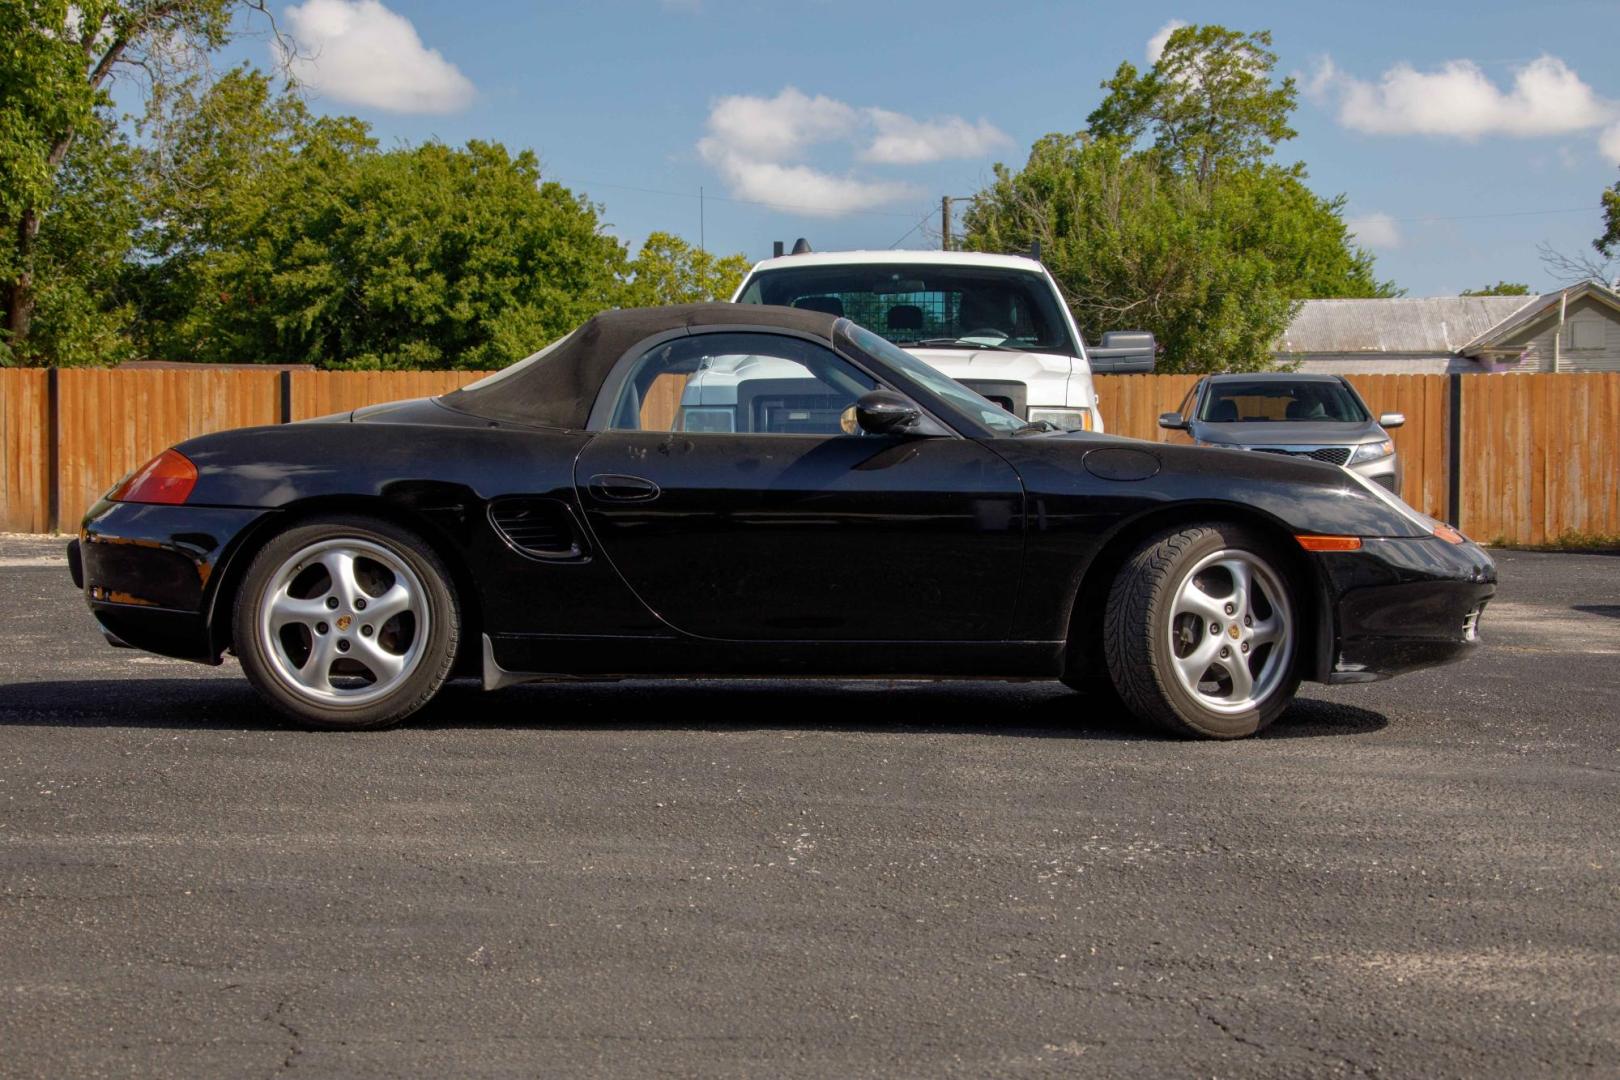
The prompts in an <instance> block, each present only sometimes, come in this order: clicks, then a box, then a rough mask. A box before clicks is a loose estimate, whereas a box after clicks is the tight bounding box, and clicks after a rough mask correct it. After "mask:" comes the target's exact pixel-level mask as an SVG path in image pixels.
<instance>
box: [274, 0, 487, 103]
mask: <svg viewBox="0 0 1620 1080" xmlns="http://www.w3.org/2000/svg"><path fill="white" fill-rule="evenodd" d="M284 19H285V22H286V27H287V30H288V32H289V34H290V35H291V37H292V38H293V40H294V41H296V42H297V44H298V50H297V53H296V55H293V56H291V57H289V56H287V55H286V54H285V53H284V52H283V51H282V49H281V46H280V45H279V43H278V44H276V45H274V46H273V48H274V49H275V50H276V52H277V54H278V59H280V60H282V61H283V62H285V63H287V64H288V66H289V68H290V70H291V72H292V74H293V77H294V78H296V79H297V80H298V81H299V82H301V83H303V84H304V85H306V86H308V87H309V88H310V89H311V90H313V91H315V92H317V93H320V94H323V95H326V96H329V97H331V98H332V99H333V100H335V101H343V102H348V103H349V104H353V105H369V106H371V107H372V108H376V109H385V110H387V111H389V112H400V113H449V112H455V111H457V110H459V109H464V108H466V107H467V106H468V105H470V104H472V100H473V97H474V94H475V92H476V91H475V90H474V88H473V84H472V82H471V80H469V79H468V78H467V77H466V76H465V75H463V74H462V73H461V70H460V69H459V68H457V67H456V65H454V64H452V63H451V62H450V61H448V60H446V59H445V58H444V56H443V55H441V54H440V53H439V51H438V50H437V49H429V48H427V47H426V46H424V45H423V44H422V39H421V38H420V37H419V36H418V35H417V33H416V27H414V26H412V25H411V21H410V20H409V19H407V18H405V17H404V16H403V15H399V14H396V13H395V12H393V11H390V10H389V9H388V8H387V7H385V6H383V4H382V3H381V2H380V0H305V2H304V3H302V4H294V5H293V6H291V7H289V8H287V10H286V12H285V14H284Z"/></svg>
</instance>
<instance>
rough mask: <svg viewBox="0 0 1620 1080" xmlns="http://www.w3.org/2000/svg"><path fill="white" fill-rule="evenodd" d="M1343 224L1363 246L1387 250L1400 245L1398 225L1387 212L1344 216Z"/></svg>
mask: <svg viewBox="0 0 1620 1080" xmlns="http://www.w3.org/2000/svg"><path fill="white" fill-rule="evenodd" d="M1344 224H1345V227H1346V228H1348V229H1349V230H1350V231H1351V232H1352V233H1354V234H1355V238H1356V242H1357V243H1359V244H1361V246H1363V247H1370V248H1378V249H1379V250H1382V251H1388V250H1389V249H1390V248H1398V247H1400V246H1401V230H1400V226H1398V225H1397V224H1396V223H1395V219H1394V218H1392V217H1390V216H1389V215H1388V214H1384V213H1371V214H1361V215H1359V216H1357V217H1353V218H1346V219H1345V222H1344Z"/></svg>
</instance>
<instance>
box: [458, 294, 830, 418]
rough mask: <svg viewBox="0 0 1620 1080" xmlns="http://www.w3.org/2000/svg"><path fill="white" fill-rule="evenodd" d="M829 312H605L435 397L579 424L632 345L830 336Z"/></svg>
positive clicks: (493, 412) (495, 412) (490, 411)
mask: <svg viewBox="0 0 1620 1080" xmlns="http://www.w3.org/2000/svg"><path fill="white" fill-rule="evenodd" d="M837 322H838V319H837V318H836V317H835V316H832V315H828V314H825V313H823V312H819V311H809V310H805V309H801V308H785V307H771V306H767V305H764V304H678V305H674V306H671V307H657V308H622V309H619V310H616V311H604V312H602V313H601V314H600V315H597V316H595V317H594V318H592V319H591V320H590V321H589V322H587V323H586V324H585V325H584V326H581V327H580V328H579V329H578V330H575V331H574V332H573V333H572V334H570V335H569V336H568V337H567V339H565V340H564V341H563V342H562V344H560V345H558V346H557V348H556V349H555V350H553V351H552V352H551V353H549V354H548V355H546V356H543V357H541V358H540V359H538V360H536V361H535V362H534V363H532V364H529V365H528V366H527V367H525V368H523V369H522V370H519V371H516V372H513V373H512V374H511V375H510V376H508V377H506V378H504V379H500V380H498V381H496V382H494V383H492V384H490V385H488V386H474V387H469V388H467V389H464V390H455V391H452V392H451V393H449V394H446V395H445V396H444V397H443V398H442V399H441V400H442V401H443V402H444V404H445V405H447V406H449V407H450V408H452V409H456V410H459V411H461V412H466V413H472V414H473V415H474V416H484V417H488V418H490V419H492V420H510V421H515V422H517V423H521V424H539V425H542V426H545V427H563V428H583V427H584V426H585V424H586V421H587V420H588V419H589V417H590V413H591V405H592V404H593V403H594V402H595V401H596V394H597V391H598V390H600V389H601V388H602V382H603V380H604V379H606V378H607V376H608V372H610V371H612V370H613V365H614V364H615V363H617V362H618V360H619V358H620V357H621V356H623V355H624V354H625V352H626V350H628V349H629V348H630V347H631V346H632V345H635V344H636V343H637V342H638V341H644V340H645V339H647V338H649V337H652V336H653V335H655V334H662V333H666V332H668V331H671V330H683V329H684V330H687V331H688V332H690V331H692V330H698V329H701V328H708V327H720V328H724V327H728V326H768V327H773V328H779V329H782V330H792V331H797V332H799V333H803V334H812V335H814V336H816V337H818V338H821V339H822V340H824V341H831V338H832V330H833V325H834V324H835V323H837Z"/></svg>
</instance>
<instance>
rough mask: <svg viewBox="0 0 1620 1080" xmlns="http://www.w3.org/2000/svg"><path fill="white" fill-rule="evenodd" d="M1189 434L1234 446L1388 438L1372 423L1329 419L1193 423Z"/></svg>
mask: <svg viewBox="0 0 1620 1080" xmlns="http://www.w3.org/2000/svg"><path fill="white" fill-rule="evenodd" d="M1189 431H1190V434H1192V436H1193V437H1194V438H1197V439H1201V440H1203V441H1204V442H1217V443H1229V444H1231V445H1233V446H1354V445H1356V444H1357V443H1369V442H1382V441H1383V440H1385V439H1387V438H1389V436H1388V435H1386V434H1385V433H1384V429H1383V428H1381V427H1379V426H1378V425H1377V424H1375V423H1373V422H1372V421H1370V420H1369V421H1367V422H1365V423H1359V424H1347V423H1343V422H1339V421H1332V420H1273V421H1269V422H1267V421H1261V422H1258V423H1252V424H1216V423H1210V422H1209V421H1207V420H1194V421H1193V423H1192V425H1191V428H1190V429H1189Z"/></svg>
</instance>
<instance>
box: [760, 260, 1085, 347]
mask: <svg viewBox="0 0 1620 1080" xmlns="http://www.w3.org/2000/svg"><path fill="white" fill-rule="evenodd" d="M738 302H739V303H743V304H780V305H782V306H783V307H799V308H809V309H811V310H813V311H825V312H827V313H828V314H831V315H842V316H844V317H846V318H848V319H850V320H851V321H853V322H855V323H857V324H859V325H861V326H864V327H866V328H867V329H869V330H872V331H874V332H875V333H878V334H881V335H882V336H883V337H885V338H887V339H888V340H889V341H892V342H894V343H895V344H896V345H907V346H910V345H926V346H929V347H936V348H965V349H971V348H993V347H999V348H1005V349H1019V350H1026V351H1031V352H1054V353H1062V354H1064V355H1065V356H1074V355H1078V354H1077V352H1076V350H1075V346H1074V343H1073V341H1071V340H1070V336H1069V328H1068V325H1067V323H1066V322H1065V321H1064V319H1063V314H1062V311H1061V309H1060V307H1059V301H1058V299H1057V297H1056V296H1055V295H1054V293H1053V290H1052V287H1051V285H1050V284H1049V283H1048V282H1047V280H1046V278H1044V277H1042V276H1041V275H1040V274H1034V273H1030V272H1029V271H1026V270H1011V269H1008V270H1002V269H997V268H995V267H976V266H930V265H928V264H926V263H924V264H919V265H915V266H911V265H896V264H893V263H885V264H881V265H867V266H861V265H855V266H806V267H804V268H803V269H796V268H787V269H782V270H766V271H762V272H761V273H758V274H755V275H754V277H753V278H752V279H751V280H750V281H749V283H748V287H747V288H746V289H745V290H743V294H742V296H740V297H739V298H738Z"/></svg>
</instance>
